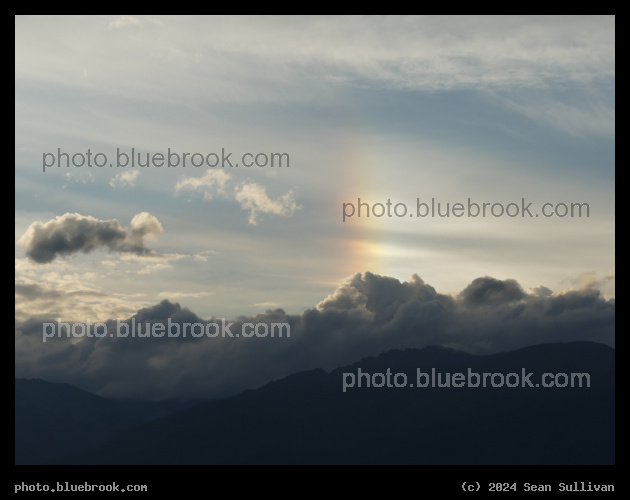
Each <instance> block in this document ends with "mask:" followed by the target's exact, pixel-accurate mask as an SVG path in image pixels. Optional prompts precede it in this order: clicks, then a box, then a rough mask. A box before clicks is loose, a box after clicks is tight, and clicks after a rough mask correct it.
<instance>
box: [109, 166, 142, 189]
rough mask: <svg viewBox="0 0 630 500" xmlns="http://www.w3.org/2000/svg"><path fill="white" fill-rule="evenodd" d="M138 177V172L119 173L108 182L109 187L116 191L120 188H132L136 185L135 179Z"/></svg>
mask: <svg viewBox="0 0 630 500" xmlns="http://www.w3.org/2000/svg"><path fill="white" fill-rule="evenodd" d="M139 175H140V172H139V171H138V170H129V171H126V172H120V173H119V174H116V176H115V177H114V178H112V179H111V180H110V181H109V185H110V186H111V187H112V188H114V189H116V188H121V187H126V186H129V187H133V186H135V184H136V179H137V178H138V176H139Z"/></svg>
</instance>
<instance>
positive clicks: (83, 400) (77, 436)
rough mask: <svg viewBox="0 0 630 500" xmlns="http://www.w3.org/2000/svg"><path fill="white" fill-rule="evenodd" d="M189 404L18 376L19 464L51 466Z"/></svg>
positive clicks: (17, 422)
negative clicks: (127, 397) (107, 394)
mask: <svg viewBox="0 0 630 500" xmlns="http://www.w3.org/2000/svg"><path fill="white" fill-rule="evenodd" d="M189 405H190V403H189V404H186V403H179V402H175V401H163V402H135V401H120V400H115V399H106V398H102V397H100V396H96V395H94V394H91V393H89V392H85V391H82V390H81V389H78V388H76V387H74V386H72V385H69V384H58V383H52V382H46V381H44V380H39V379H32V380H28V379H18V378H16V379H15V463H16V464H17V465H26V464H49V463H54V460H55V459H56V458H57V457H59V456H61V455H65V454H68V453H72V452H77V451H79V450H82V449H85V448H89V447H94V446H96V445H98V444H100V443H102V442H104V441H105V440H107V439H108V438H110V437H111V436H112V435H113V434H114V433H115V432H116V431H118V430H120V429H124V428H126V427H132V426H134V425H137V424H140V423H142V422H147V421H149V420H152V419H155V418H158V417H160V416H163V415H166V414H168V413H172V412H174V411H179V410H181V409H183V408H185V407H186V406H189Z"/></svg>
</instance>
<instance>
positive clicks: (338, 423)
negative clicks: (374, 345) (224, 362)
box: [51, 342, 615, 465]
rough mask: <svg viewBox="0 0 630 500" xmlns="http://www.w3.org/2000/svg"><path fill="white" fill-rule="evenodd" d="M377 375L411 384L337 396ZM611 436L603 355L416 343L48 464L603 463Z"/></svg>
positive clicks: (579, 346)
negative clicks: (486, 376) (444, 377)
mask: <svg viewBox="0 0 630 500" xmlns="http://www.w3.org/2000/svg"><path fill="white" fill-rule="evenodd" d="M388 368H389V369H390V372H391V374H392V379H393V374H396V373H405V374H406V375H407V380H408V382H409V383H413V384H414V387H409V386H407V387H387V385H385V386H383V387H374V386H371V387H369V388H368V387H365V384H366V378H365V377H363V383H362V387H361V388H359V387H358V386H357V385H355V386H354V387H346V391H345V392H344V391H343V381H344V378H345V380H346V381H347V382H348V383H349V381H350V377H349V376H348V375H344V373H345V374H348V373H352V374H354V375H355V376H356V375H357V374H358V373H359V369H360V370H361V372H367V373H370V374H373V373H383V374H385V373H386V370H387V369H388ZM418 368H419V369H420V370H421V371H422V372H423V373H428V374H430V373H431V369H432V368H434V369H435V371H436V372H441V373H443V374H445V373H446V372H449V373H457V372H460V373H463V374H464V375H466V374H467V370H468V369H470V370H471V371H472V373H480V374H481V373H484V372H487V373H502V374H503V375H507V374H509V373H516V374H519V375H521V374H522V369H525V370H526V372H531V373H532V374H533V375H532V376H531V382H532V383H533V384H535V383H539V382H540V379H541V376H542V374H543V373H546V372H548V373H554V374H559V373H565V374H567V375H569V377H570V374H571V373H588V374H589V375H590V387H585V386H584V387H581V388H578V387H573V388H571V387H570V386H569V385H570V384H569V385H567V387H564V388H561V387H553V388H543V387H522V386H521V385H520V384H519V386H518V387H507V386H506V385H505V384H504V385H503V387H491V386H489V387H485V388H484V387H431V386H430V385H429V386H428V387H416V386H415V385H416V382H417V369H418ZM372 380H376V382H377V384H379V383H380V382H381V379H380V378H379V377H376V378H375V379H372ZM401 380H402V377H401V376H399V378H398V382H401ZM511 380H512V383H513V382H514V378H512V379H511ZM564 380H565V379H564V378H562V377H560V378H559V379H558V381H559V382H560V383H563V382H564ZM421 381H422V382H424V379H422V380H421ZM473 382H474V379H473ZM497 383H498V379H497ZM392 385H393V384H392ZM584 385H586V384H585V381H584ZM52 425H53V424H51V427H52ZM90 425H92V424H90ZM614 439H615V351H614V349H613V348H611V347H608V346H606V345H603V344H598V343H593V342H572V343H557V344H540V345H535V346H531V347H527V348H524V349H519V350H517V351H513V352H504V353H499V354H493V355H487V356H476V355H471V354H466V353H463V352H458V351H454V350H451V349H446V348H441V347H427V348H424V349H406V350H403V351H401V350H394V351H388V352H386V353H383V354H381V355H379V356H377V357H373V358H366V359H363V360H361V361H359V362H357V363H354V364H352V365H350V366H345V367H342V368H338V369H336V370H333V371H332V372H330V373H327V372H325V371H323V370H311V371H305V372H301V373H297V374H295V375H292V376H289V377H286V378H284V379H282V380H277V381H274V382H271V383H269V384H267V385H265V386H263V387H261V388H259V389H256V390H248V391H245V392H242V393H240V394H238V395H236V396H234V397H230V398H227V399H222V400H217V401H211V402H203V403H200V404H198V405H195V406H193V407H190V408H187V409H185V410H182V411H179V412H176V413H172V414H169V415H167V416H164V417H160V418H157V419H155V420H152V421H150V422H146V423H143V424H142V425H136V426H135V427H133V428H128V429H126V430H121V431H119V432H116V433H115V434H114V435H113V436H112V437H111V438H110V439H109V440H108V441H107V442H105V443H102V444H100V445H99V446H96V447H94V448H92V449H89V450H85V449H84V450H82V451H80V452H77V453H69V454H67V455H66V456H65V457H64V458H63V459H60V460H59V461H58V462H57V463H66V464H566V465H571V464H613V463H614V461H615V447H614Z"/></svg>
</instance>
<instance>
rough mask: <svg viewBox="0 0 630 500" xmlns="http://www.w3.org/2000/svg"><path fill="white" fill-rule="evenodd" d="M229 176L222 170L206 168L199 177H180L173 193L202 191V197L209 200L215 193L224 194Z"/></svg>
mask: <svg viewBox="0 0 630 500" xmlns="http://www.w3.org/2000/svg"><path fill="white" fill-rule="evenodd" d="M230 177H231V175H230V174H228V173H227V172H224V171H223V170H208V171H206V173H205V174H204V175H203V176H201V177H181V178H180V179H179V180H178V181H177V184H175V194H178V193H180V192H181V191H202V192H203V199H204V200H210V199H212V195H213V194H215V193H222V194H225V186H226V184H227V183H228V181H229V180H230Z"/></svg>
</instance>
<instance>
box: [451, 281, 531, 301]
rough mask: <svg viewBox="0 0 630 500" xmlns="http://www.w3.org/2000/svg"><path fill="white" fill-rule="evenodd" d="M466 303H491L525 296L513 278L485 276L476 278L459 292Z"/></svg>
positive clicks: (519, 298)
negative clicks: (500, 278)
mask: <svg viewBox="0 0 630 500" xmlns="http://www.w3.org/2000/svg"><path fill="white" fill-rule="evenodd" d="M460 298H461V300H462V301H463V302H464V304H466V305H472V306H477V305H491V304H501V303H505V302H512V301H515V300H521V299H523V298H525V292H524V291H523V289H522V288H521V285H519V284H518V283H517V282H516V281H514V280H510V279H508V280H503V281H502V280H498V279H495V278H491V277H489V276H485V277H483V278H477V279H476V280H474V281H473V282H472V283H471V284H470V285H468V286H467V287H466V288H465V289H464V290H463V291H462V292H461V294H460Z"/></svg>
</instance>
